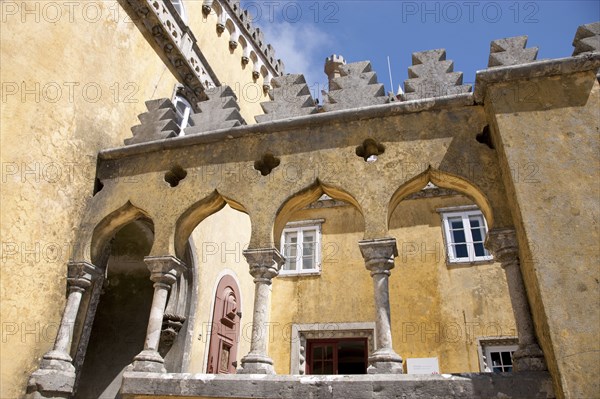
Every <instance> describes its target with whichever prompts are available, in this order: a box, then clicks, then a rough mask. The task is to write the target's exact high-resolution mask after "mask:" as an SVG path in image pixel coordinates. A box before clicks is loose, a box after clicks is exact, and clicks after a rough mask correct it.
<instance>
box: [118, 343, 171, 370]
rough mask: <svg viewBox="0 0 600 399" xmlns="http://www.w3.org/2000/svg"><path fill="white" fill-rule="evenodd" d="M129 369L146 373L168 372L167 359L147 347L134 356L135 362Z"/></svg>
mask: <svg viewBox="0 0 600 399" xmlns="http://www.w3.org/2000/svg"><path fill="white" fill-rule="evenodd" d="M127 371H138V372H145V373H162V374H164V373H166V372H167V369H166V368H165V359H163V358H162V356H161V355H160V354H159V353H158V352H157V351H154V350H150V349H145V350H143V351H141V352H140V353H139V355H137V356H136V357H134V358H133V363H131V365H130V366H129V367H128V368H127Z"/></svg>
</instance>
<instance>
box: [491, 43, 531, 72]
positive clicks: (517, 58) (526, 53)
mask: <svg viewBox="0 0 600 399" xmlns="http://www.w3.org/2000/svg"><path fill="white" fill-rule="evenodd" d="M526 45H527V36H516V37H508V38H505V39H498V40H494V41H493V42H492V43H491V44H490V58H489V61H488V67H497V66H505V65H519V64H527V63H529V62H533V61H535V59H536V58H537V54H538V48H537V47H531V48H525V46H526Z"/></svg>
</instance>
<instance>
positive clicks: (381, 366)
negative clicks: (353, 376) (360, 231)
mask: <svg viewBox="0 0 600 399" xmlns="http://www.w3.org/2000/svg"><path fill="white" fill-rule="evenodd" d="M358 245H359V247H360V251H361V253H362V256H363V258H364V260H365V266H366V268H367V269H368V270H370V271H371V277H373V289H374V296H375V326H376V329H377V332H376V334H377V343H376V348H375V349H376V350H375V352H374V353H372V354H371V356H370V357H369V363H370V366H369V368H368V369H367V372H368V373H369V374H392V373H395V374H400V373H402V358H401V357H400V356H399V355H398V354H397V353H396V352H394V349H393V345H392V328H391V318H390V292H389V277H390V274H391V272H390V270H391V269H393V268H394V258H395V257H396V256H398V249H397V247H396V240H395V239H393V238H382V239H375V240H363V241H360V242H359V243H358Z"/></svg>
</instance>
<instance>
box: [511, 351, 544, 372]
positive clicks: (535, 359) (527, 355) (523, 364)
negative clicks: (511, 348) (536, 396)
mask: <svg viewBox="0 0 600 399" xmlns="http://www.w3.org/2000/svg"><path fill="white" fill-rule="evenodd" d="M513 369H514V371H544V370H548V367H547V366H546V359H544V353H543V352H542V350H541V349H540V347H539V345H538V344H532V345H528V346H525V347H523V348H519V349H517V350H516V351H515V353H513Z"/></svg>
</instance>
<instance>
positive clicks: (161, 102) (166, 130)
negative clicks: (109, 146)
mask: <svg viewBox="0 0 600 399" xmlns="http://www.w3.org/2000/svg"><path fill="white" fill-rule="evenodd" d="M146 108H148V112H144V113H143V114H140V115H138V119H139V120H140V122H141V124H139V125H135V126H133V127H132V128H131V132H132V133H133V137H132V138H129V139H125V145H131V144H138V143H145V142H148V141H155V140H161V139H168V138H171V137H176V136H177V132H178V131H179V126H177V122H175V119H176V118H177V115H176V114H175V106H174V105H173V103H172V102H171V100H169V99H167V98H159V99H158V100H150V101H146Z"/></svg>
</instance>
